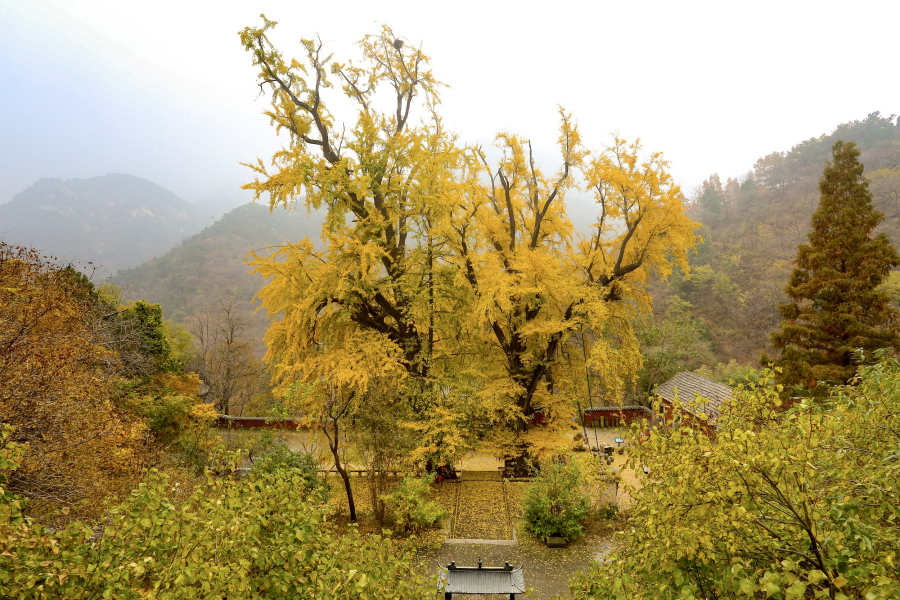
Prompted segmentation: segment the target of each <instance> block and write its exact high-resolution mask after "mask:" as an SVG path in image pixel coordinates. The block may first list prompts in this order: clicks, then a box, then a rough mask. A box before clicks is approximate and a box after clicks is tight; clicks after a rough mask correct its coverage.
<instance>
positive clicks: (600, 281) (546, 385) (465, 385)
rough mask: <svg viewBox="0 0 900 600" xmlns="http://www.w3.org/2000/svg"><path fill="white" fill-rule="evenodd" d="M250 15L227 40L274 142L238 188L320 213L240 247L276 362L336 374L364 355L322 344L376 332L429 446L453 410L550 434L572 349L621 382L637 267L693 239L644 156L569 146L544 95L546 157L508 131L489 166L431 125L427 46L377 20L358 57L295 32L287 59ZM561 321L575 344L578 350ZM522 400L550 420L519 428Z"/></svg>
mask: <svg viewBox="0 0 900 600" xmlns="http://www.w3.org/2000/svg"><path fill="white" fill-rule="evenodd" d="M263 19H264V25H263V27H261V28H246V29H245V30H243V32H241V40H242V42H243V44H244V47H245V48H246V49H247V50H248V51H249V52H251V53H252V55H253V61H254V64H255V65H256V66H258V67H259V69H260V71H259V75H258V81H259V85H260V86H261V87H262V88H263V89H269V90H270V91H271V92H272V107H271V109H270V110H269V111H267V113H266V114H268V115H269V117H270V118H271V119H272V121H273V123H274V124H275V125H276V127H277V129H278V130H279V131H286V132H287V133H288V134H289V137H290V143H289V144H288V145H287V146H286V147H285V148H283V149H282V150H281V151H279V152H277V153H276V154H275V155H274V157H273V158H272V165H271V169H270V168H269V167H267V166H266V165H265V164H264V163H263V162H262V161H261V160H259V161H257V162H256V163H255V164H252V165H249V166H251V168H253V169H254V171H255V172H256V174H257V177H256V179H255V181H254V182H253V183H251V184H248V185H247V186H245V187H247V188H249V189H252V190H253V191H254V192H255V194H256V197H257V198H260V197H262V196H263V195H264V194H268V196H269V202H270V206H272V207H274V206H276V205H278V204H281V205H290V204H291V203H294V202H296V201H298V200H300V201H302V202H304V203H305V204H306V205H307V207H309V208H311V209H324V210H325V211H326V219H325V224H324V226H323V231H322V241H323V244H324V247H317V246H316V245H314V244H313V243H312V242H310V241H309V240H304V241H303V242H300V243H297V244H291V245H288V246H285V247H282V248H281V249H280V250H279V251H277V252H275V253H274V254H272V255H271V256H268V257H262V256H257V257H256V258H255V260H254V261H253V262H252V264H254V265H255V268H256V272H258V273H260V274H261V275H263V276H264V277H267V278H270V282H269V284H268V285H267V286H266V287H265V288H264V289H263V290H262V292H261V293H260V298H261V299H262V303H263V306H264V307H265V308H266V309H267V310H268V311H269V314H270V315H273V316H274V315H280V316H281V320H273V322H272V324H271V326H270V328H269V331H268V333H267V337H266V339H267V344H268V348H269V350H268V355H267V361H268V362H269V363H270V364H271V365H272V366H273V369H274V372H275V375H276V380H277V381H280V382H281V383H282V384H283V385H286V384H287V383H290V382H293V381H297V380H302V381H307V382H312V381H317V380H322V379H324V380H333V379H334V377H335V376H336V375H338V372H337V369H338V368H340V369H349V370H350V372H351V374H352V373H354V372H355V373H357V375H356V376H350V377H349V378H348V375H347V374H346V373H340V377H341V378H342V379H344V380H346V381H347V382H348V383H347V385H350V386H353V385H356V383H354V382H355V381H356V380H355V379H354V377H356V378H357V379H358V380H361V378H365V377H366V374H365V373H364V371H365V368H364V367H363V366H362V365H361V364H347V363H346V361H343V360H341V358H340V357H341V356H344V355H346V354H347V353H348V352H350V351H352V348H350V344H351V343H352V344H356V343H360V339H364V340H365V343H366V344H369V343H372V344H380V347H381V348H382V355H383V357H385V359H386V360H387V359H388V357H396V358H392V359H390V360H397V361H398V363H399V364H401V365H402V366H403V369H404V370H405V371H406V373H407V374H408V375H409V376H410V377H409V378H406V379H405V383H403V386H405V387H406V389H407V390H412V391H413V393H412V394H411V402H412V404H413V405H414V407H415V409H416V410H415V411H414V412H417V414H418V415H419V416H420V417H422V419H420V421H419V422H418V423H415V424H414V425H415V426H416V427H417V428H418V430H419V431H421V432H424V433H425V434H426V435H427V436H428V437H429V439H427V440H423V443H422V445H423V447H428V448H429V452H430V453H432V454H442V455H443V456H444V457H446V456H447V452H446V451H445V449H446V448H448V447H452V448H456V449H459V448H461V447H462V446H463V445H464V444H461V443H460V440H461V438H462V437H464V436H463V433H464V432H465V427H464V426H463V425H462V423H464V422H465V423H470V424H471V423H478V426H477V427H479V428H481V429H482V431H483V432H484V431H486V432H487V434H488V435H487V437H488V438H490V441H491V442H492V443H493V444H494V447H495V448H497V449H499V450H500V451H501V452H503V453H506V454H510V453H512V454H514V455H516V456H520V457H521V456H523V455H524V454H525V453H526V452H525V450H526V449H527V448H528V447H530V446H531V447H536V449H537V451H538V452H539V451H540V449H541V448H543V447H547V446H550V445H552V444H553V443H555V442H556V441H558V440H559V438H558V436H556V435H555V431H556V429H559V425H560V423H561V420H560V419H557V418H555V417H560V416H562V415H564V414H569V413H571V406H572V405H571V402H570V400H571V395H572V394H573V393H576V388H577V384H575V383H573V382H575V381H576V380H577V381H581V380H582V377H581V376H580V375H578V376H577V377H576V376H575V375H574V372H575V371H574V370H579V369H581V370H583V369H584V368H585V362H586V363H587V368H588V369H590V370H592V371H595V372H596V374H597V375H599V376H600V378H601V379H602V381H603V384H604V387H605V389H607V390H608V391H609V392H610V394H613V393H616V392H617V391H619V390H621V389H622V387H623V382H624V379H626V378H627V377H628V376H629V375H630V374H633V373H634V372H635V371H636V370H637V368H638V367H639V366H640V353H639V351H638V343H637V340H636V338H635V336H634V333H633V331H632V330H631V326H630V324H629V323H630V319H629V317H630V316H632V315H633V314H634V313H635V312H641V311H648V310H649V307H650V300H649V296H648V294H647V293H646V291H645V284H646V282H647V280H648V278H649V277H650V276H651V274H652V273H655V274H657V275H660V276H666V275H667V274H668V273H669V272H670V271H671V268H672V265H673V264H674V263H680V264H681V265H682V267H683V268H685V269H687V264H686V258H685V257H686V252H687V251H688V250H690V248H692V247H693V245H694V243H695V240H696V237H695V233H694V232H695V229H696V227H697V225H696V224H695V223H693V222H691V221H690V220H689V219H688V218H687V217H686V216H685V215H684V211H683V204H682V195H681V192H680V190H679V188H678V187H677V186H676V185H674V184H673V182H672V180H671V177H670V175H669V174H668V171H667V168H668V165H667V163H666V162H665V160H663V158H662V156H661V155H660V154H658V153H657V154H651V155H649V157H643V155H642V148H641V146H640V143H632V144H628V143H626V142H625V141H624V140H620V139H615V143H614V145H613V146H612V147H611V148H609V149H608V150H606V151H604V152H599V153H592V152H589V151H588V150H587V149H586V148H585V147H584V146H583V144H582V142H581V137H580V134H579V132H578V128H577V126H576V125H575V124H574V121H573V120H572V117H571V116H570V115H568V114H567V113H565V111H562V110H561V126H560V138H559V144H560V149H561V150H560V151H561V157H562V166H561V168H560V169H559V171H558V172H557V173H555V174H553V175H546V174H544V172H543V171H541V169H540V168H538V166H536V165H535V161H534V159H533V155H532V152H531V147H530V143H529V142H527V140H525V139H523V138H521V137H520V136H518V135H515V134H513V133H501V134H500V135H499V136H497V139H496V145H497V146H498V147H499V149H500V150H501V153H502V156H501V158H500V160H499V163H498V164H497V165H496V166H492V165H491V163H490V161H488V159H487V157H486V155H485V153H484V152H483V151H482V150H481V149H480V148H462V147H460V145H458V144H457V143H456V139H455V138H454V136H452V135H450V134H449V133H448V132H447V131H446V130H445V129H444V127H443V125H442V122H441V118H440V116H439V115H438V113H437V104H438V102H439V94H438V91H439V87H440V85H441V84H440V83H439V82H438V81H437V80H436V79H435V78H434V76H433V75H432V73H431V71H430V70H429V68H428V58H427V57H426V56H425V55H424V54H423V53H422V51H421V49H406V46H405V44H404V43H403V42H402V40H400V39H398V38H397V37H396V36H395V34H394V33H393V31H392V30H391V29H390V28H389V27H387V26H383V27H382V30H381V32H380V33H379V34H378V35H375V36H367V37H365V38H364V39H363V40H362V41H361V42H360V48H361V50H362V53H363V58H364V62H363V63H361V64H360V65H356V64H354V63H352V62H346V63H339V62H334V63H332V64H331V65H330V66H328V65H327V63H328V62H329V61H330V60H331V57H330V56H328V57H326V56H324V51H323V47H322V44H321V42H319V41H313V40H306V41H304V42H303V44H304V48H305V50H306V58H305V61H303V62H298V61H296V60H291V61H289V62H288V61H286V60H285V59H284V58H283V57H282V55H281V53H280V52H279V51H278V50H277V49H275V47H274V46H273V45H272V44H271V43H270V42H269V40H268V37H267V32H268V31H270V30H271V29H272V27H274V25H275V24H274V23H272V22H270V21H268V20H265V18H263ZM332 78H333V79H334V80H335V81H339V82H340V85H341V86H342V89H343V92H344V94H345V96H346V98H347V99H349V101H350V102H351V103H352V104H353V105H354V106H355V113H354V117H355V119H356V121H355V124H354V125H353V127H352V129H350V130H349V131H347V130H345V129H343V128H339V127H338V126H337V125H336V122H337V119H336V117H335V116H334V115H332V113H331V112H329V110H328V108H326V104H325V96H326V95H327V94H326V92H327V91H328V90H329V89H330V88H331V87H332V83H331V79H332ZM385 88H387V89H386V90H385ZM379 90H381V91H379ZM381 102H387V104H388V109H385V110H380V109H379V108H378V107H379V106H380V105H381V104H380V103H381ZM415 109H418V113H417V112H416V111H415ZM414 116H419V117H420V118H419V121H418V122H416V121H414V119H413V117H414ZM579 186H580V187H583V188H587V189H589V190H590V191H591V192H592V193H593V195H594V198H595V200H596V203H597V218H596V221H595V223H594V233H593V234H592V235H590V236H588V237H586V238H584V239H581V238H577V237H576V236H575V235H574V234H573V231H572V229H573V228H572V224H571V222H570V221H569V219H568V217H567V216H566V206H565V196H566V193H567V191H569V190H571V189H572V188H575V187H579ZM576 332H577V333H578V334H580V335H579V339H581V340H587V343H588V344H589V345H590V346H591V348H590V353H588V352H587V349H586V348H585V349H584V350H583V352H582V358H581V359H579V358H578V356H577V353H576V352H574V351H573V350H574V346H573V340H574V338H575V337H576ZM584 332H586V334H585V333H584ZM351 340H352V341H351ZM579 361H580V362H579ZM338 365H341V366H340V367H338ZM399 387H401V385H400V384H399V383H398V388H399ZM460 390H466V391H465V392H460ZM448 392H449V393H448ZM398 393H405V392H403V391H402V390H400V391H398ZM448 398H451V399H455V400H460V404H459V406H457V407H456V410H454V407H448V406H447V399H448ZM423 399H424V400H423ZM473 399H474V401H473ZM451 403H452V402H451ZM537 407H540V408H542V409H543V410H544V412H545V413H546V414H547V415H548V416H549V417H550V421H551V425H552V424H554V423H555V425H556V427H553V426H551V427H549V428H547V429H544V430H542V431H541V433H536V432H531V433H527V432H526V431H525V429H526V428H525V424H526V423H527V420H528V419H529V418H530V417H531V415H532V413H533V412H534V409H535V408H537ZM482 437H484V436H483V435H482ZM520 466H521V461H520Z"/></svg>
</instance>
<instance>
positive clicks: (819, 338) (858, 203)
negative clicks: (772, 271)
mask: <svg viewBox="0 0 900 600" xmlns="http://www.w3.org/2000/svg"><path fill="white" fill-rule="evenodd" d="M832 151H833V160H832V161H830V162H829V163H828V164H827V165H826V166H825V171H824V174H823V176H822V178H821V180H820V181H819V191H820V194H821V198H820V202H819V207H818V209H817V210H816V212H815V213H814V214H813V218H812V226H813V229H812V231H811V232H810V233H809V236H808V237H809V243H807V244H801V245H800V246H799V251H798V253H797V260H796V269H795V270H794V272H793V274H792V275H791V279H790V282H789V284H788V286H787V287H786V288H785V292H786V293H787V295H788V297H789V299H790V302H789V303H787V304H785V305H782V306H780V307H779V310H780V311H781V314H782V316H783V317H784V321H783V322H782V324H781V329H780V330H779V331H776V332H775V333H773V334H772V344H773V346H775V348H777V349H779V350H781V358H780V359H779V360H777V361H776V364H777V366H779V367H781V369H782V371H783V372H782V373H781V375H780V379H781V383H783V384H786V385H788V386H792V387H796V386H800V387H805V388H813V387H814V386H815V385H816V383H817V382H820V381H828V382H832V383H836V384H844V383H846V382H848V381H849V380H850V379H851V378H852V377H853V375H854V373H855V371H856V366H855V365H854V364H853V363H854V361H853V355H854V352H855V351H856V350H857V349H862V350H864V351H866V354H870V353H871V351H872V350H876V349H878V348H886V347H894V348H897V347H898V346H900V335H898V333H900V328H898V323H897V312H896V311H895V310H894V309H893V308H892V307H891V306H890V297H889V295H888V294H887V292H885V291H884V290H882V289H878V286H879V284H880V283H881V282H882V281H883V280H884V279H885V278H886V277H887V276H888V274H889V273H890V270H891V268H892V267H896V266H900V256H898V255H897V252H896V251H895V250H894V248H893V246H892V245H891V243H890V241H889V240H888V238H887V236H886V235H885V234H884V232H882V233H879V234H878V235H876V236H873V231H874V229H875V227H877V226H878V224H879V223H881V221H882V220H883V219H884V215H883V214H882V213H881V212H879V211H877V210H875V209H874V207H873V206H872V194H871V193H870V191H869V182H868V181H867V180H866V179H865V177H863V165H862V163H860V162H859V150H857V149H856V145H855V144H853V143H852V142H847V143H845V142H843V141H838V142H836V143H835V144H834V146H833V148H832Z"/></svg>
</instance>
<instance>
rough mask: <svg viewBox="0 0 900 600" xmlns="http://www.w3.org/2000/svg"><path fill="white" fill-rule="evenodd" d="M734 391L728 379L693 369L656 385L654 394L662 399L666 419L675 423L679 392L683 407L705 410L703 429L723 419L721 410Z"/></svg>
mask: <svg viewBox="0 0 900 600" xmlns="http://www.w3.org/2000/svg"><path fill="white" fill-rule="evenodd" d="M732 391H733V390H732V388H731V386H728V385H725V384H724V383H719V382H718V381H713V380H711V379H707V378H706V377H701V376H700V375H697V374H696V373H692V372H690V371H682V372H681V373H679V374H678V375H676V376H675V377H673V378H672V379H670V380H668V381H666V382H665V383H662V384H660V385H658V386H656V390H655V391H654V395H655V396H656V399H657V401H658V402H659V403H660V408H659V410H660V412H661V413H663V415H664V417H663V418H664V420H665V422H666V423H673V414H672V407H673V405H674V403H675V396H676V394H677V395H678V399H679V401H680V403H681V404H682V409H683V411H684V412H685V413H687V415H693V416H696V415H697V414H701V413H702V414H704V415H705V416H706V419H707V420H706V422H705V423H703V429H706V430H712V429H715V426H716V421H717V420H718V419H719V410H720V409H721V408H722V405H723V404H724V403H725V402H726V401H728V399H730V398H731V393H732ZM698 398H701V399H702V400H698ZM673 424H674V423H673Z"/></svg>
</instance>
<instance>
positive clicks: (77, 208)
mask: <svg viewBox="0 0 900 600" xmlns="http://www.w3.org/2000/svg"><path fill="white" fill-rule="evenodd" d="M204 223H205V219H203V218H202V217H201V216H199V215H198V214H197V212H196V211H195V209H194V207H193V206H191V205H190V204H188V203H187V202H185V201H184V200H182V199H181V198H179V197H178V196H177V195H176V194H174V193H172V192H171V191H169V190H167V189H165V188H164V187H162V186H160V185H158V184H156V183H154V182H152V181H150V180H147V179H143V178H141V177H136V176H134V175H128V174H126V173H108V174H106V175H100V176H97V177H91V178H88V179H81V178H72V179H65V180H63V179H59V178H42V179H39V180H38V181H36V182H35V183H33V184H32V185H31V186H29V187H28V188H27V189H25V190H23V191H22V192H19V193H18V194H16V195H15V196H13V198H12V200H11V201H9V202H7V203H6V204H3V205H0V238H2V239H3V241H6V242H8V243H15V244H21V245H27V246H31V247H34V248H37V249H38V250H40V251H42V252H44V253H48V254H52V255H55V256H58V257H60V258H61V259H63V260H73V261H80V262H88V261H90V262H93V263H94V264H96V265H100V266H101V267H102V269H103V270H104V271H106V272H108V273H114V272H116V271H117V270H119V269H124V268H129V267H133V266H135V265H138V264H140V263H142V262H144V261H146V260H147V259H148V258H151V257H153V256H157V255H161V254H164V253H165V252H166V251H167V250H169V249H170V248H172V247H174V246H175V245H176V244H178V242H180V241H181V239H182V238H184V237H185V236H187V235H191V234H193V233H196V232H197V231H199V230H200V229H201V228H202V226H203V224H204Z"/></svg>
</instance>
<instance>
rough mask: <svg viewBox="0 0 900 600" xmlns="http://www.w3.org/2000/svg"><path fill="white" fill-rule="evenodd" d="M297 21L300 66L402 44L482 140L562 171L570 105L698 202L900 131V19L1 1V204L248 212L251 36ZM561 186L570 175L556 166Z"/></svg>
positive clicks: (735, 9)
mask: <svg viewBox="0 0 900 600" xmlns="http://www.w3.org/2000/svg"><path fill="white" fill-rule="evenodd" d="M260 13H265V14H266V16H267V17H268V18H270V19H274V20H277V21H279V22H280V25H279V26H278V28H277V29H276V34H275V36H274V39H275V41H276V42H277V43H278V44H280V45H281V47H282V49H283V50H284V51H285V55H286V56H291V55H295V56H297V57H298V58H299V57H301V55H302V53H301V51H300V48H299V44H298V43H297V41H298V40H299V39H300V38H301V37H311V36H313V35H315V34H316V33H318V34H319V35H320V36H321V37H322V39H323V40H325V41H327V42H328V44H329V46H330V48H331V49H332V50H333V51H334V52H335V55H336V58H345V57H351V58H353V57H356V56H358V54H357V51H356V48H355V47H354V45H353V43H354V42H355V41H356V40H358V39H359V38H360V37H362V36H363V35H364V34H365V33H368V32H375V31H376V30H377V27H378V26H377V24H376V22H379V21H381V22H385V23H387V24H389V25H391V26H392V27H393V28H394V30H395V32H397V33H398V34H399V35H401V36H402V37H404V38H406V39H407V40H409V41H410V42H413V43H417V42H419V41H421V42H423V43H424V50H425V52H426V53H427V54H429V55H430V56H431V57H432V59H433V63H432V65H433V69H434V72H435V75H436V76H437V77H438V78H439V79H441V80H442V81H444V82H446V83H448V84H450V86H451V89H449V90H446V91H445V92H444V94H443V98H444V105H443V109H442V112H443V115H444V117H445V120H446V123H447V124H448V125H449V126H450V127H452V128H453V129H454V130H455V131H456V132H457V133H458V134H459V135H460V137H461V139H462V140H464V141H476V140H477V141H479V142H482V143H485V144H487V143H490V141H491V140H492V138H493V136H494V134H495V133H496V132H497V131H500V130H504V129H512V130H515V131H518V132H520V133H521V134H523V135H525V136H527V137H530V138H531V139H532V140H533V143H534V145H535V146H536V147H537V148H538V149H539V150H540V154H541V155H542V156H545V157H548V158H553V157H554V156H555V150H554V147H553V143H554V140H555V137H556V126H557V114H556V107H557V105H560V104H561V105H563V106H564V107H566V108H567V109H568V110H570V111H572V112H573V113H574V115H575V117H576V120H577V121H578V123H579V126H580V128H581V132H582V136H583V138H584V139H585V141H586V142H587V144H588V145H589V146H591V147H600V146H602V145H603V144H606V143H608V142H609V140H610V134H611V133H612V132H613V131H618V132H619V134H620V135H622V136H624V137H626V138H629V139H631V138H634V137H638V136H639V137H641V138H642V139H643V140H644V143H645V147H646V148H647V149H648V150H650V149H652V150H661V151H663V152H664V153H665V155H666V157H667V158H668V159H669V160H670V161H671V169H672V172H673V174H674V176H675V178H676V180H677V181H678V182H679V183H680V184H681V185H682V187H683V188H684V189H685V191H686V192H688V193H689V192H690V191H691V189H692V188H693V187H694V186H696V185H698V184H699V183H700V182H701V181H702V180H703V179H704V178H706V177H707V176H708V175H709V174H711V173H713V172H718V173H720V174H721V175H722V177H723V178H724V177H726V176H737V175H740V174H742V173H746V172H747V170H748V169H750V168H751V167H752V165H753V163H754V162H755V161H756V159H757V158H758V157H760V156H762V155H765V154H768V153H769V152H772V151H775V150H788V149H790V147H791V146H792V145H794V144H796V143H798V142H800V141H802V140H804V139H808V138H810V137H813V136H818V135H820V134H822V133H830V132H831V131H832V130H833V129H834V127H835V126H836V125H837V124H839V123H842V122H845V121H849V120H852V119H863V118H865V116H866V115H867V114H868V113H870V112H873V111H881V112H882V113H883V114H890V113H892V112H897V113H900V77H898V71H897V69H898V57H900V52H898V45H897V42H898V39H900V34H898V29H897V28H898V26H900V3H898V2H897V1H896V0H894V1H891V2H888V1H881V2H867V1H862V0H857V1H855V2H847V1H841V2H827V1H817V2H816V1H809V2H791V1H788V0H782V1H779V2H765V1H760V2H725V1H721V0H720V1H718V2H709V3H698V2H687V1H682V2H671V1H668V2H621V1H618V2H615V3H613V2H600V1H594V2H569V1H566V0H552V1H545V2H528V1H524V0H519V1H517V2H497V1H492V0H480V1H476V2H469V1H454V2H410V1H406V2H388V1H384V0H382V1H367V2H355V1H354V2H342V1H338V0H333V1H331V2H309V1H301V0H292V1H289V2H281V1H261V2H259V1H249V0H246V1H242V2H225V1H216V2H212V1H209V2H194V1H192V0H180V1H178V2H174V1H169V0H154V1H152V2H148V1H146V0H144V1H135V0H129V1H126V0H115V1H106V0H90V1H88V0H62V1H51V0H45V1H41V0H27V1H25V0H0V142H2V143H0V202H5V201H6V200H8V199H9V198H10V197H11V196H12V195H13V194H15V193H17V192H19V191H21V190H23V189H25V188H26V187H28V186H29V185H30V184H31V183H33V182H34V181H35V180H37V179H39V178H42V177H62V178H69V177H94V176H97V175H103V174H105V173H110V172H119V173H130V174H133V175H137V176H139V177H145V178H147V179H150V180H152V181H154V182H156V183H159V184H160V185H162V186H164V187H166V188H168V189H170V190H172V191H173V192H175V193H176V194H178V195H180V196H181V197H182V198H184V199H186V200H188V201H192V202H193V201H199V200H202V199H204V198H207V197H209V196H211V195H222V194H229V195H230V194H234V193H236V192H235V189H236V188H237V186H238V184H239V183H241V182H242V181H244V180H246V179H248V177H249V176H248V173H247V170H246V169H245V168H244V167H241V166H239V164H238V163H239V162H240V161H249V160H253V159H255V158H256V157H257V156H261V157H263V158H267V157H268V156H270V155H271V153H272V151H273V149H274V148H276V147H277V144H278V143H279V141H278V139H277V138H275V137H274V133H273V131H272V130H271V129H270V128H269V126H268V121H267V119H266V118H265V117H263V116H261V114H260V113H261V111H262V110H263V109H264V108H265V106H266V105H267V101H266V99H265V98H264V97H262V98H258V97H257V93H258V90H257V88H256V86H255V83H254V71H253V69H252V67H251V65H250V57H249V55H247V54H246V53H245V52H244V51H243V49H242V48H241V46H240V43H239V41H238V36H237V32H238V30H239V29H241V28H243V27H244V26H246V25H256V24H259V23H260V19H259V14H260ZM545 168H546V169H547V170H555V168H556V165H555V164H550V163H549V162H547V163H546V164H545Z"/></svg>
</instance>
